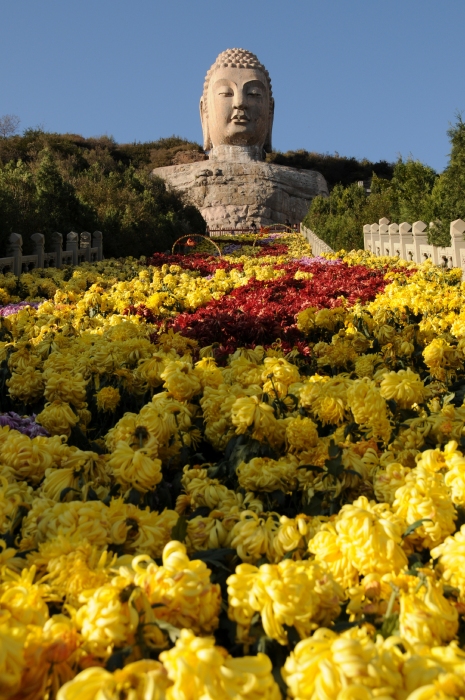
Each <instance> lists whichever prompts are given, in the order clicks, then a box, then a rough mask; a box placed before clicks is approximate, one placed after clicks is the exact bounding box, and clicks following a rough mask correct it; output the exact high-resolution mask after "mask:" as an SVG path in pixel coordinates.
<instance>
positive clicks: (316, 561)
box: [0, 234, 465, 700]
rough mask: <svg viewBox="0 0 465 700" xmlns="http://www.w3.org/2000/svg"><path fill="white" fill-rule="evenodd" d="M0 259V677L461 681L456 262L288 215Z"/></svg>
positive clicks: (384, 695) (461, 298)
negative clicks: (161, 250) (107, 252)
mask: <svg viewBox="0 0 465 700" xmlns="http://www.w3.org/2000/svg"><path fill="white" fill-rule="evenodd" d="M218 244H219V245H220V247H221V248H222V251H223V255H222V256H221V257H217V256H214V255H213V252H214V250H213V246H211V244H209V242H208V241H205V242H204V243H201V244H200V245H197V247H195V248H193V249H192V250H193V251H194V252H192V251H189V254H187V252H186V253H185V254H184V253H177V254H175V255H162V254H156V255H154V256H152V257H149V258H146V259H142V260H135V259H121V260H104V261H103V262H100V263H96V264H92V265H90V264H84V265H81V266H79V267H76V268H64V269H62V270H55V269H45V270H35V271H32V272H30V273H27V274H23V275H22V276H21V277H20V278H19V280H18V279H17V278H15V277H14V276H13V275H9V274H6V275H3V276H2V275H0V572H1V573H0V699H2V700H3V699H5V700H6V699H8V700H11V699H14V700H20V699H21V700H42V699H45V700H55V699H56V700H164V699H166V700H242V699H244V700H246V699H247V700H262V699H263V700H280V698H281V697H282V698H289V699H291V698H292V699H295V700H371V699H375V698H376V699H377V700H433V699H434V700H436V699H437V700H449V699H450V700H453V699H455V698H465V456H464V454H463V453H464V451H465V404H464V399H465V305H464V302H465V283H462V281H461V271H460V270H442V269H440V268H437V267H435V266H433V265H431V264H429V263H425V264H423V265H419V266H418V265H416V266H415V265H413V264H412V263H408V264H407V263H405V262H403V261H399V260H398V259H394V258H379V257H377V258H375V257H371V256H370V255H369V254H367V253H365V252H360V251H359V252H351V253H346V252H345V251H341V252H340V253H339V254H337V255H336V254H335V255H330V256H329V255H328V256H326V257H324V258H315V257H312V255H311V250H310V248H309V247H308V245H307V243H306V242H305V240H304V239H303V237H301V236H300V234H286V235H276V234H275V235H261V236H259V237H252V236H243V237H235V238H224V239H221V240H219V241H218Z"/></svg>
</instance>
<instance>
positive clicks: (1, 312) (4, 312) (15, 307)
mask: <svg viewBox="0 0 465 700" xmlns="http://www.w3.org/2000/svg"><path fill="white" fill-rule="evenodd" d="M41 303H42V302H40V301H19V302H18V303H17V304H6V306H0V316H11V315H12V314H17V313H18V311H21V309H24V308H25V307H27V306H31V307H32V308H33V309H38V308H39V306H40V304H41Z"/></svg>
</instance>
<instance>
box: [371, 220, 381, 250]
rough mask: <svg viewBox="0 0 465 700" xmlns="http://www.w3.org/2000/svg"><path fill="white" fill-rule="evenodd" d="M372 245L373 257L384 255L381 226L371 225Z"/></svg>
mask: <svg viewBox="0 0 465 700" xmlns="http://www.w3.org/2000/svg"><path fill="white" fill-rule="evenodd" d="M370 231H371V244H372V246H373V255H382V254H383V251H382V250H381V243H380V240H379V224H371V226H370Z"/></svg>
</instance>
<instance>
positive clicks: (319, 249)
mask: <svg viewBox="0 0 465 700" xmlns="http://www.w3.org/2000/svg"><path fill="white" fill-rule="evenodd" d="M300 233H301V234H302V235H303V236H305V238H306V239H307V241H308V243H310V246H311V248H312V253H313V255H315V256H318V255H321V254H322V253H334V250H333V249H332V248H330V247H329V245H328V244H327V243H325V242H324V241H322V240H321V238H318V236H317V235H316V234H315V233H313V231H311V230H310V229H309V228H307V227H306V226H304V225H303V224H300Z"/></svg>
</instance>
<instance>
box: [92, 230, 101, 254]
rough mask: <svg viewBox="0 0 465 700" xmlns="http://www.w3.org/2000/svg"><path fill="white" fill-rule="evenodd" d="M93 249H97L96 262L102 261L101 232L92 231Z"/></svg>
mask: <svg viewBox="0 0 465 700" xmlns="http://www.w3.org/2000/svg"><path fill="white" fill-rule="evenodd" d="M92 239H93V243H94V245H93V248H97V261H100V260H103V236H102V232H101V231H94V235H93V236H92Z"/></svg>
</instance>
